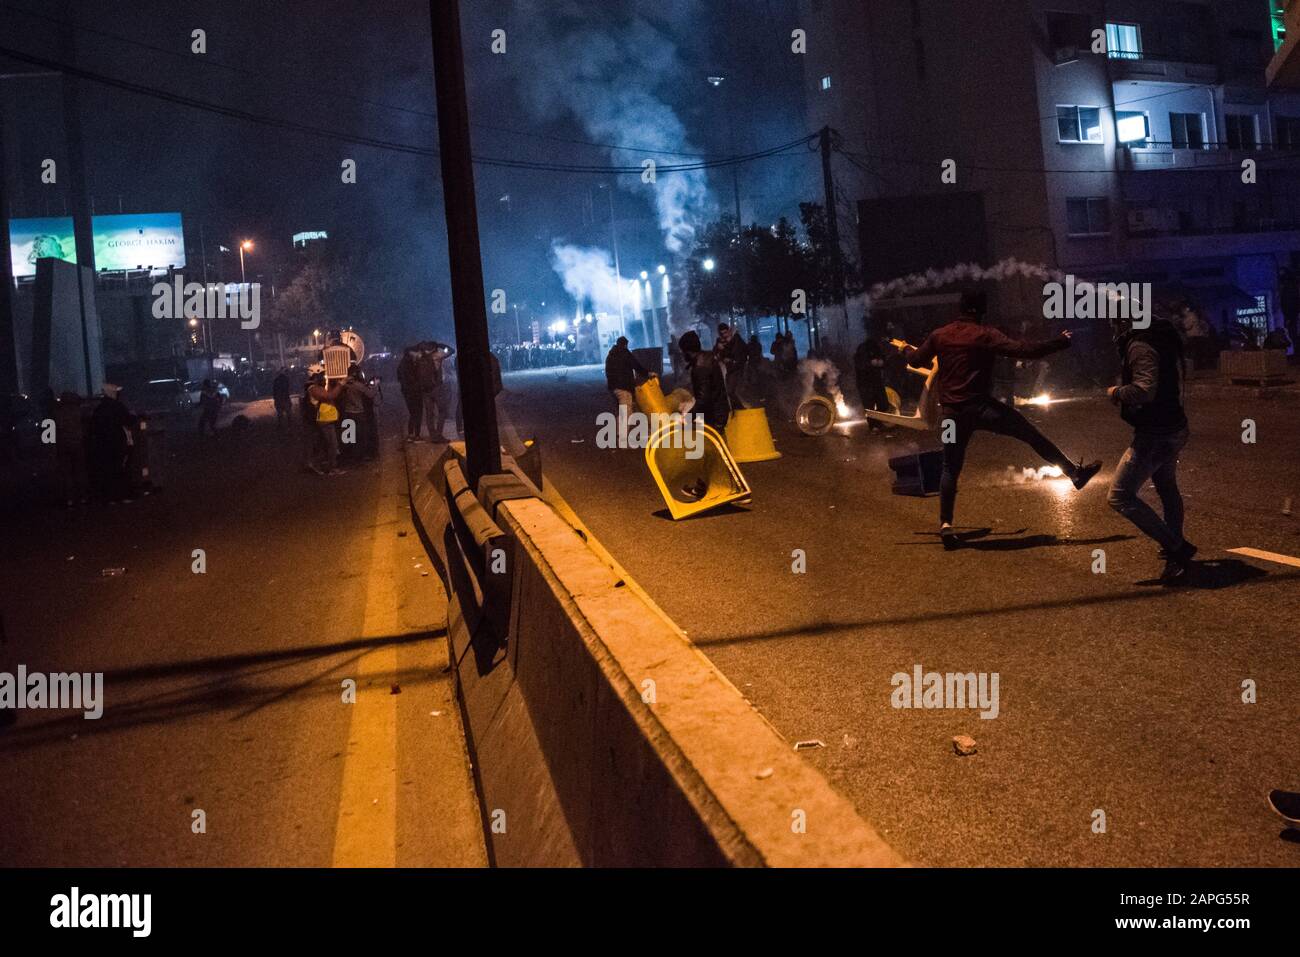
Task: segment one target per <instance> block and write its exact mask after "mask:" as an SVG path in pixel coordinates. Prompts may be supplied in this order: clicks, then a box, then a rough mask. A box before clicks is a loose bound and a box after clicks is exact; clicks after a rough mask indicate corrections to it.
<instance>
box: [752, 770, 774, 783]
mask: <svg viewBox="0 0 1300 957" xmlns="http://www.w3.org/2000/svg"><path fill="white" fill-rule="evenodd" d="M771 776H772V769H771V768H764V769H763V770H761V771H759V772H758V773H757V774H755V775H754V777H756V778H758V779H759V780H760V781H762V780H765V779H766V778H770V777H771Z"/></svg>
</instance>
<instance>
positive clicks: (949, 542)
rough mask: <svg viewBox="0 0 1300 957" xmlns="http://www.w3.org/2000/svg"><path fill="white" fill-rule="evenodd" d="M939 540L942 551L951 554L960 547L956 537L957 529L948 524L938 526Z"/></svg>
mask: <svg viewBox="0 0 1300 957" xmlns="http://www.w3.org/2000/svg"><path fill="white" fill-rule="evenodd" d="M939 540H940V541H942V542H943V550H944V551H945V552H951V551H953V550H954V549H957V548H960V547H961V539H960V538H958V537H957V529H955V528H953V527H952V525H951V524H950V523H948V522H944V523H943V524H942V525H941V526H939Z"/></svg>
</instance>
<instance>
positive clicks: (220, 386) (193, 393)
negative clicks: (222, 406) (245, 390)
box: [185, 379, 230, 406]
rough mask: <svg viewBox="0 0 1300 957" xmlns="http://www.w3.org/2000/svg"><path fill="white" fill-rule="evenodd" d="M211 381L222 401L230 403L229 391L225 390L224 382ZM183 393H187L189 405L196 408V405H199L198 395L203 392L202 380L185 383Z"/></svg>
mask: <svg viewBox="0 0 1300 957" xmlns="http://www.w3.org/2000/svg"><path fill="white" fill-rule="evenodd" d="M212 381H213V382H214V383H215V384H216V386H217V392H219V393H220V394H221V397H222V398H223V399H225V400H226V401H227V402H229V401H230V390H229V389H228V388H226V384H225V383H224V382H222V381H220V380H219V379H213V380H212ZM185 391H186V392H187V393H189V397H190V405H191V406H198V404H199V393H200V392H202V391H203V380H202V379H195V380H193V381H190V382H187V383H185Z"/></svg>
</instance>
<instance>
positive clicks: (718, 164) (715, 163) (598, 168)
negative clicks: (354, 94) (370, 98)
mask: <svg viewBox="0 0 1300 957" xmlns="http://www.w3.org/2000/svg"><path fill="white" fill-rule="evenodd" d="M0 55H3V56H6V57H9V58H11V59H14V60H17V61H18V62H20V63H26V64H29V65H31V66H38V67H41V68H42V69H47V70H54V71H58V72H62V73H66V74H68V75H70V76H75V77H77V78H78V79H82V80H87V81H89V82H92V83H99V84H101V85H104V86H109V87H112V88H114V89H118V90H122V91H125V92H128V93H134V94H137V95H139V96H145V97H150V98H152V99H156V100H161V101H163V102H167V103H172V104H175V105H178V106H185V107H188V108H191V109H196V110H202V111H205V112H208V113H214V114H217V115H220V116H225V117H228V118H231V119H237V120H242V121H244V122H248V123H254V124H257V125H260V126H269V127H274V128H278V129H285V130H291V131H293V132H297V133H302V134H305V135H308V136H316V137H321V138H324V139H329V140H334V141H337V142H343V143H349V144H357V145H362V146H370V147H373V148H375V149H381V150H389V151H393V152H398V153H409V154H413V155H417V156H437V155H438V151H437V149H436V148H432V147H425V146H415V145H412V144H409V143H400V142H396V141H393V140H385V139H379V138H377V137H372V136H363V135H361V134H356V133H349V132H345V131H341V130H334V129H329V128H326V127H321V126H314V125H311V124H308V123H300V122H297V121H295V120H287V119H283V118H279V117H274V116H268V115H265V114H258V113H251V112H249V111H247V110H241V109H238V108H235V107H231V106H226V105H224V104H220V103H213V102H209V101H206V100H200V99H197V98H195V97H190V96H184V95H182V94H179V93H172V92H170V91H168V90H163V89H159V88H158V87H153V86H149V85H147V84H142V83H134V82H131V81H129V80H123V79H120V78H118V77H112V76H108V75H107V74H103V73H97V72H95V71H93V70H86V69H83V68H81V67H76V66H72V65H71V64H67V63H62V62H59V61H57V60H51V59H48V58H45V57H38V56H33V55H32V54H29V53H24V52H22V51H20V50H14V49H11V48H9V47H2V46H0ZM815 136H816V134H809V135H807V136H803V137H800V138H799V139H796V140H792V141H790V142H789V143H784V144H782V145H780V146H774V147H771V148H769V149H764V150H758V151H756V152H753V153H746V154H742V155H738V156H728V157H720V158H718V159H712V160H702V161H699V162H693V163H666V164H665V163H658V164H655V167H654V168H655V172H656V175H658V174H662V173H682V172H690V171H694V170H707V169H718V168H722V167H727V166H734V165H738V164H742V163H749V162H753V161H754V160H760V159H766V158H769V157H774V156H779V155H783V154H785V155H797V154H794V153H790V152H789V151H790V150H793V149H796V148H798V147H802V146H803V145H804V144H805V143H807V142H808V141H809V140H810V139H813V138H815ZM474 162H475V163H477V164H479V165H482V166H495V167H502V168H506V169H528V170H538V171H543V172H558V173H597V174H602V175H638V176H639V175H641V174H642V173H643V172H644V171H645V169H644V168H643V166H642V165H640V164H637V165H635V166H618V165H601V164H588V163H552V162H542V161H536V160H522V159H514V158H510V157H499V156H483V155H476V156H475V157H474Z"/></svg>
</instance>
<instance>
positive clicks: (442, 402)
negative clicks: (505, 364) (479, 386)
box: [397, 341, 460, 442]
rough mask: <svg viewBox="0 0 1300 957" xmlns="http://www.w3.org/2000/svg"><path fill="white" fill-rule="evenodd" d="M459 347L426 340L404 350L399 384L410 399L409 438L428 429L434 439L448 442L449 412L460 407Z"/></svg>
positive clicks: (413, 437) (418, 435) (407, 432)
mask: <svg viewBox="0 0 1300 957" xmlns="http://www.w3.org/2000/svg"><path fill="white" fill-rule="evenodd" d="M455 354H456V350H455V349H453V348H452V347H451V346H449V345H446V344H444V343H441V342H432V341H431V342H422V343H419V344H417V345H413V346H407V347H406V348H405V349H404V350H402V358H401V360H399V361H398V363H397V385H398V388H399V389H400V390H401V392H402V399H403V401H405V402H406V411H407V420H406V439H407V441H408V442H417V441H419V440H420V438H421V435H420V433H421V430H422V429H424V430H427V432H428V436H429V440H430V441H432V442H445V441H447V438H446V429H447V417H448V412H450V411H451V410H452V409H453V408H454V409H456V414H457V417H458V421H457V432H459V431H460V423H459V408H460V404H459V402H458V401H457V397H456V393H457V389H456V381H455V374H456V367H455V359H454V358H453V357H454V356H455Z"/></svg>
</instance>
